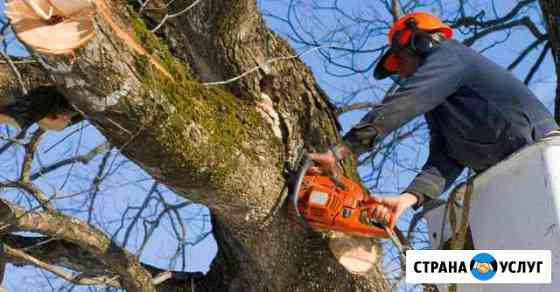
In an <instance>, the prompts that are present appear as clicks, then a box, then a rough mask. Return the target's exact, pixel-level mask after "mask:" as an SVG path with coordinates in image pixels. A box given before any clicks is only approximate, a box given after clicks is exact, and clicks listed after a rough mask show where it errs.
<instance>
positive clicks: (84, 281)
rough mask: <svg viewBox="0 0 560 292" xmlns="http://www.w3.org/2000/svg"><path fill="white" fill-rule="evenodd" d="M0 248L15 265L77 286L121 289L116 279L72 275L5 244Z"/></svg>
mask: <svg viewBox="0 0 560 292" xmlns="http://www.w3.org/2000/svg"><path fill="white" fill-rule="evenodd" d="M2 248H3V250H4V256H6V257H7V258H8V259H9V260H11V261H13V262H16V263H28V264H31V265H33V266H35V267H37V268H41V269H44V270H46V271H49V272H51V273H53V274H55V275H57V276H58V277H61V278H63V279H65V280H66V281H68V282H71V283H74V284H77V285H107V286H110V287H114V288H122V287H121V285H120V283H119V282H118V281H117V280H116V279H117V278H118V277H113V278H107V277H102V276H101V277H87V276H82V275H81V274H77V275H74V274H72V273H69V272H66V271H65V270H64V269H62V268H60V267H57V266H54V265H51V264H48V263H46V262H43V261H41V260H39V259H37V258H35V257H33V256H31V255H29V254H27V253H25V252H24V251H22V250H19V249H15V248H12V247H10V246H9V245H7V244H3V245H2Z"/></svg>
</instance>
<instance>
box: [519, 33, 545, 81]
mask: <svg viewBox="0 0 560 292" xmlns="http://www.w3.org/2000/svg"><path fill="white" fill-rule="evenodd" d="M548 50H550V44H549V43H547V44H546V46H544V48H543V50H542V52H541V54H540V56H539V57H538V58H537V60H536V61H535V64H533V67H531V70H529V73H527V77H525V81H524V83H525V85H528V84H529V82H531V79H533V76H534V75H535V73H537V71H538V70H539V68H540V67H541V64H542V62H543V61H544V58H545V57H546V53H548Z"/></svg>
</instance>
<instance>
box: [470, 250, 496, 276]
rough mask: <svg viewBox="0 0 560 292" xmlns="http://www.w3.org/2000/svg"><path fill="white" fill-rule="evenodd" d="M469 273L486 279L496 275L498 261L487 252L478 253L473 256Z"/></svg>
mask: <svg viewBox="0 0 560 292" xmlns="http://www.w3.org/2000/svg"><path fill="white" fill-rule="evenodd" d="M470 269H471V274H472V275H473V276H474V277H475V278H477V279H479V280H481V281H487V280H490V279H492V277H494V275H496V271H497V270H498V262H497V261H496V259H495V258H494V257H493V256H491V255H490V254H487V253H479V254H477V255H476V256H474V257H473V258H472V260H471V264H470Z"/></svg>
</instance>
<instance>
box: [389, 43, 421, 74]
mask: <svg viewBox="0 0 560 292" xmlns="http://www.w3.org/2000/svg"><path fill="white" fill-rule="evenodd" d="M394 54H395V56H396V57H397V62H398V65H399V66H398V69H397V73H398V74H399V76H400V77H401V78H403V79H404V78H408V77H410V76H412V75H413V74H414V73H416V70H418V67H419V66H420V58H418V57H417V56H416V55H414V54H413V53H412V52H409V51H408V50H406V49H401V50H395V52H394Z"/></svg>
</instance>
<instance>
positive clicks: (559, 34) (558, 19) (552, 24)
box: [539, 0, 560, 123]
mask: <svg viewBox="0 0 560 292" xmlns="http://www.w3.org/2000/svg"><path fill="white" fill-rule="evenodd" d="M539 3H540V5H541V9H542V13H543V17H544V20H545V23H546V30H547V32H548V41H549V43H550V47H551V48H552V50H551V52H552V56H553V59H554V64H555V68H556V97H555V99H554V101H555V102H554V117H555V119H556V122H558V123H560V77H559V76H560V3H558V1H555V0H540V1H539Z"/></svg>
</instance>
